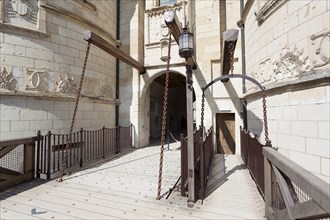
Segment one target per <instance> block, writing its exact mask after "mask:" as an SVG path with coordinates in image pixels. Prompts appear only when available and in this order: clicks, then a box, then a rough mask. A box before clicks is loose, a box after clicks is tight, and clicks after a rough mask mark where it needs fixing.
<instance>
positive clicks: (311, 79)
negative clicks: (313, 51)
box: [242, 70, 330, 100]
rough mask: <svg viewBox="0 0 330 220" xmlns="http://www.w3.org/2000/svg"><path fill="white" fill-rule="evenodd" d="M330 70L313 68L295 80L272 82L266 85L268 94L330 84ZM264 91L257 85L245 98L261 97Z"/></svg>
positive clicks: (254, 98) (244, 95) (243, 97)
mask: <svg viewBox="0 0 330 220" xmlns="http://www.w3.org/2000/svg"><path fill="white" fill-rule="evenodd" d="M329 85H330V72H329V70H311V71H308V72H305V73H304V74H302V75H300V76H299V77H297V78H296V79H295V80H292V81H290V83H288V82H287V81H285V82H284V81H283V82H271V83H269V84H268V85H267V86H266V94H267V95H268V96H270V95H275V94H282V93H285V92H289V91H298V90H304V89H309V88H315V87H321V86H329ZM262 94H263V92H262V91H260V89H257V88H256V87H255V88H253V89H250V90H249V91H248V92H247V93H245V94H243V96H242V99H244V100H256V99H259V98H261V96H262Z"/></svg>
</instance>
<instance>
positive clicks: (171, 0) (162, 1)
mask: <svg viewBox="0 0 330 220" xmlns="http://www.w3.org/2000/svg"><path fill="white" fill-rule="evenodd" d="M175 3H176V0H159V6H164V5H173V4H175Z"/></svg>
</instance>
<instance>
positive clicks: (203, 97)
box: [200, 91, 205, 129]
mask: <svg viewBox="0 0 330 220" xmlns="http://www.w3.org/2000/svg"><path fill="white" fill-rule="evenodd" d="M204 105H205V94H204V91H203V95H202V108H201V125H200V127H201V129H203V128H204Z"/></svg>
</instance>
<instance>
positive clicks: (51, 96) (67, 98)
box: [0, 91, 120, 105]
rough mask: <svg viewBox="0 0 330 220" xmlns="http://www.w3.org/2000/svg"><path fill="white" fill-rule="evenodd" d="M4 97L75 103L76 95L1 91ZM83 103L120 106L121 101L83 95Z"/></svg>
mask: <svg viewBox="0 0 330 220" xmlns="http://www.w3.org/2000/svg"><path fill="white" fill-rule="evenodd" d="M4 96H16V97H32V98H36V99H51V100H60V101H75V100H76V95H75V94H64V93H58V94H57V93H34V92H19V91H15V92H9V91H0V97H4ZM80 101H81V102H93V103H104V104H110V105H120V100H119V99H116V100H113V99H108V98H104V97H93V96H87V95H84V94H82V95H81V99H80Z"/></svg>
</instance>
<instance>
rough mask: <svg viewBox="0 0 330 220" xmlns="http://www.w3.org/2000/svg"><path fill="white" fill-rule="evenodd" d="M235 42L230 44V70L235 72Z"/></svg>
mask: <svg viewBox="0 0 330 220" xmlns="http://www.w3.org/2000/svg"><path fill="white" fill-rule="evenodd" d="M234 46H235V44H234V43H230V44H229V62H230V72H231V74H233V73H234V49H235V48H234Z"/></svg>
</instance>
